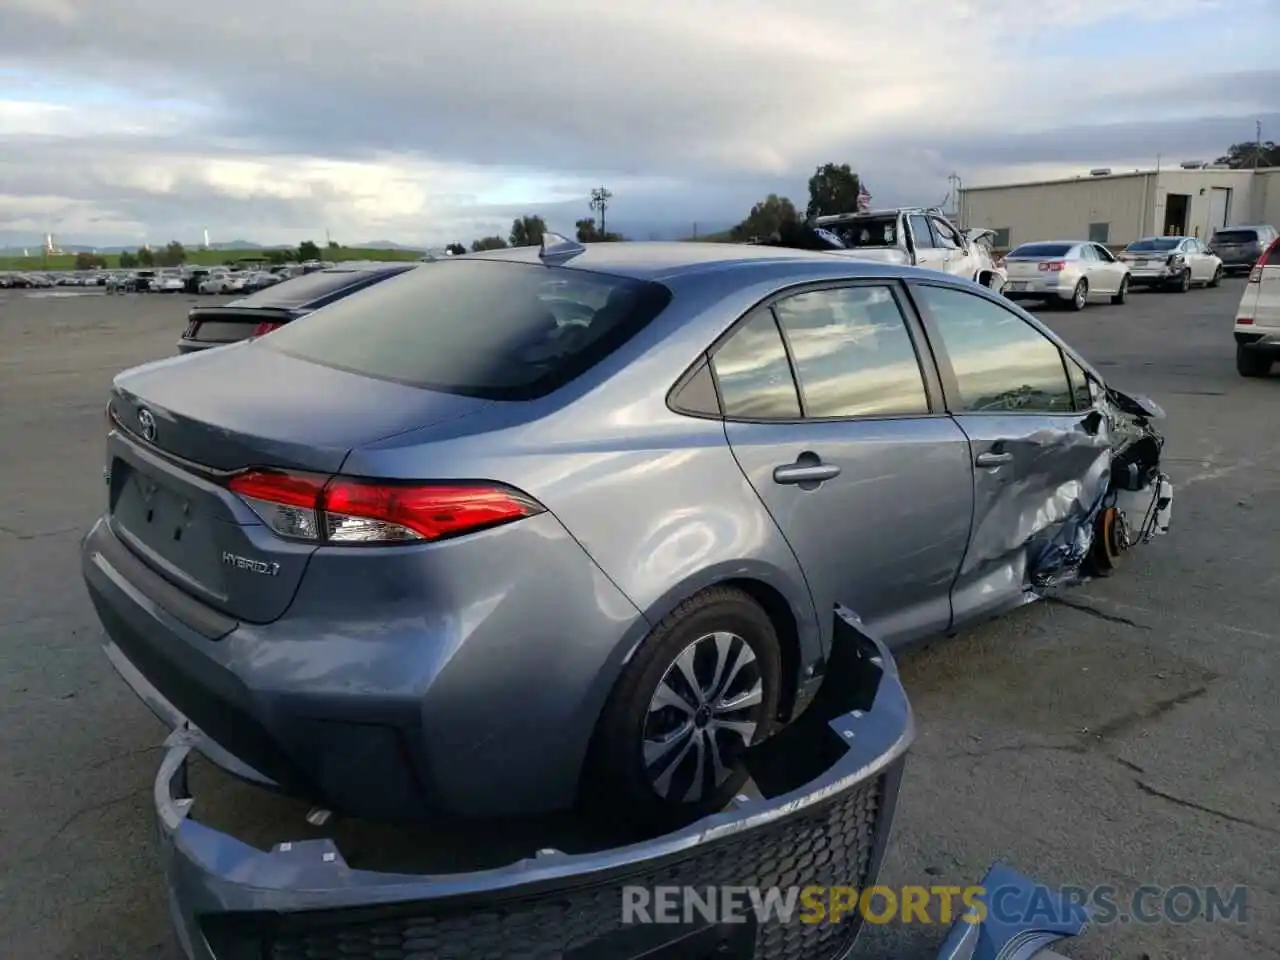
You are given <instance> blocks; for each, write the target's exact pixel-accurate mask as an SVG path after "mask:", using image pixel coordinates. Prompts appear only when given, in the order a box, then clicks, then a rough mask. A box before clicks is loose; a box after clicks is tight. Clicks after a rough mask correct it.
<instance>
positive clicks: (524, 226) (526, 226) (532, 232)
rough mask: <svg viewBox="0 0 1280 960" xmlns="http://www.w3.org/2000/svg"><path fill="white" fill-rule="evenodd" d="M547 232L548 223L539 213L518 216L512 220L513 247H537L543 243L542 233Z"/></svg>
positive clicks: (511, 237) (511, 240)
mask: <svg viewBox="0 0 1280 960" xmlns="http://www.w3.org/2000/svg"><path fill="white" fill-rule="evenodd" d="M546 232H547V224H546V222H545V221H544V220H543V219H542V218H541V217H539V216H538V215H536V214H535V215H534V216H532V217H516V218H515V219H514V220H512V221H511V235H510V237H509V240H510V243H511V246H513V247H536V246H538V245H539V244H540V243H542V235H543V234H544V233H546Z"/></svg>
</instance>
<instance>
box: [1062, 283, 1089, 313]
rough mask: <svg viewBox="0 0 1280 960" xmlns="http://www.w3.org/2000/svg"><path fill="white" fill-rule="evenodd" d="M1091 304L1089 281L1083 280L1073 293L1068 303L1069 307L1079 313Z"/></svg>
mask: <svg viewBox="0 0 1280 960" xmlns="http://www.w3.org/2000/svg"><path fill="white" fill-rule="evenodd" d="M1088 303H1089V281H1088V280H1081V281H1080V282H1079V283H1077V284H1076V286H1075V289H1074V290H1072V291H1071V299H1070V300H1068V301H1067V306H1068V307H1069V308H1070V309H1071V310H1073V311H1075V312H1077V313H1078V312H1079V311H1081V310H1083V309H1084V308H1085V306H1086V305H1087V304H1088Z"/></svg>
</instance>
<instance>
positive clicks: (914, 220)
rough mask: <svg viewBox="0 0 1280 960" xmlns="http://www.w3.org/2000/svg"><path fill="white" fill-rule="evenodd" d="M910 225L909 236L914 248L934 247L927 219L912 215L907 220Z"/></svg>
mask: <svg viewBox="0 0 1280 960" xmlns="http://www.w3.org/2000/svg"><path fill="white" fill-rule="evenodd" d="M908 222H909V223H910V224H911V236H912V238H913V239H914V240H915V242H916V247H917V248H921V249H927V248H930V247H932V246H934V242H933V234H932V233H930V232H929V219H928V217H922V216H920V215H919V214H914V215H913V216H911V217H910V218H909V220H908Z"/></svg>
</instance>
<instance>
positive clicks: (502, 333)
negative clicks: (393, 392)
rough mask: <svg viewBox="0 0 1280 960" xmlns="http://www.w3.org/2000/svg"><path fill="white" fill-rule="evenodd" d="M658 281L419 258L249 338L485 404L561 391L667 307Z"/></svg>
mask: <svg viewBox="0 0 1280 960" xmlns="http://www.w3.org/2000/svg"><path fill="white" fill-rule="evenodd" d="M670 299H671V293H670V291H668V290H667V288H666V287H663V286H661V285H660V284H656V283H650V282H647V281H640V280H632V279H627V278H623V277H613V276H608V275H605V274H599V273H589V272H586V271H581V270H574V269H570V268H565V267H547V266H542V265H541V264H527V263H511V262H502V261H493V260H462V259H459V260H442V261H439V262H437V263H430V264H423V265H421V266H419V267H418V268H417V269H415V270H412V271H410V272H409V273H407V274H405V275H403V276H400V277H396V278H394V279H392V280H390V281H388V282H386V283H379V284H377V285H375V286H373V287H371V288H369V289H368V290H364V291H361V292H360V293H359V294H358V295H356V296H352V297H347V298H345V299H343V300H339V301H338V302H337V303H334V304H332V305H330V306H328V307H325V308H324V309H322V310H319V311H317V312H316V313H314V314H312V315H311V316H309V317H308V318H307V320H306V322H305V323H295V324H290V325H289V326H287V327H284V328H282V329H280V330H277V331H276V332H274V333H272V335H271V336H270V337H267V338H264V339H263V340H261V341H260V344H261V345H262V346H263V347H267V348H270V349H272V350H278V351H279V352H281V353H285V354H288V355H289V356H293V357H298V358H299V359H302V360H309V361H311V362H313V363H320V364H324V365H325V366H330V367H335V368H337V369H339V370H347V371H349V372H351V373H357V374H361V375H363V376H368V377H376V378H378V379H382V380H393V381H396V382H399V383H407V384H409V385H411V386H417V387H426V388H429V389H432V390H441V391H445V392H448V393H460V394H465V395H468V396H475V397H484V398H487V399H494V400H524V399H532V398H534V397H539V396H542V395H544V394H546V393H549V392H551V391H552V390H554V389H556V388H557V387H560V386H562V385H564V384H566V383H568V382H569V381H570V380H572V379H573V378H574V377H577V376H578V375H580V374H581V373H583V372H585V371H586V370H588V369H590V368H591V367H592V366H594V365H595V364H597V363H599V362H600V361H601V360H602V359H604V358H605V357H606V356H608V355H609V354H610V353H612V352H613V351H614V350H616V349H617V348H618V347H620V346H622V344H623V343H625V342H626V341H627V340H629V339H630V338H631V337H632V336H634V335H635V334H636V333H637V332H638V331H639V330H640V329H641V328H643V327H644V326H645V325H646V324H648V323H649V322H650V321H651V320H652V319H653V318H654V317H656V316H657V315H658V314H659V313H660V312H661V311H662V310H663V309H664V308H665V307H666V305H667V304H668V303H669V302H670Z"/></svg>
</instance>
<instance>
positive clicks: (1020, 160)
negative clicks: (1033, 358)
mask: <svg viewBox="0 0 1280 960" xmlns="http://www.w3.org/2000/svg"><path fill="white" fill-rule="evenodd" d="M1278 47H1280V2H1278V0H1222V2H1215V0H1106V2H1097V0H1090V2H1085V0H1055V2H1054V3H1051V4H1048V5H1045V4H1036V3H1028V2H1025V0H1019V2H1014V0H981V2H978V0H951V2H946V0H785V2H784V0H771V2H766V0H608V2H601V0H591V2H588V0H533V2H530V0H464V2H457V0H453V2H448V3H445V2H442V0H359V2H356V0H349V2H346V3H342V2H338V0H266V2H264V0H255V2H252V3H250V2H245V0H218V2H217V3H209V4H205V3H194V4H193V3H175V2H173V0H0V245H4V244H11V243H21V244H26V243H34V242H38V240H39V238H40V237H42V236H43V235H44V233H45V232H46V231H50V230H52V231H53V232H54V233H55V235H56V236H57V237H58V238H59V240H60V241H62V242H64V243H94V244H103V245H106V244H112V243H135V242H137V243H140V242H143V241H146V242H150V243H163V242H165V241H167V240H169V239H172V238H175V237H176V238H178V239H182V240H186V241H188V242H189V241H192V240H196V239H198V238H199V237H200V236H201V233H202V231H203V230H205V229H208V230H209V232H210V234H211V236H212V238H213V239H215V240H219V239H220V240H229V239H238V238H246V239H252V240H257V241H259V242H271V243H274V242H292V243H296V242H298V241H300V240H302V239H306V238H314V239H317V240H323V238H324V235H325V231H326V229H327V230H329V231H330V232H331V235H332V236H333V238H334V239H335V240H341V241H344V242H356V241H367V240H381V239H390V240H396V241H401V242H413V243H431V244H436V243H444V242H448V241H451V240H455V239H457V240H463V241H467V240H470V239H471V238H473V237H475V236H478V235H481V234H484V233H491V232H501V233H505V232H506V228H507V226H508V225H509V224H510V220H511V217H512V216H513V215H514V214H515V213H520V212H541V213H543V214H544V216H546V217H547V219H548V221H549V222H550V223H551V225H552V227H553V228H557V227H559V228H561V229H564V230H571V229H572V226H573V221H574V220H575V219H577V218H578V217H579V216H583V215H587V214H588V211H587V209H586V195H587V192H588V191H589V189H590V188H591V187H592V186H593V185H596V184H600V183H604V184H607V185H608V186H609V188H610V189H611V190H612V191H613V193H614V201H613V207H612V209H611V212H610V216H611V218H612V219H613V221H614V223H615V224H616V225H617V226H618V227H620V228H623V229H626V228H627V227H628V226H631V227H632V228H633V231H634V232H639V233H642V234H643V233H648V232H653V231H658V230H664V232H665V231H671V230H676V231H679V230H681V229H686V228H691V227H692V225H693V224H694V223H695V222H698V223H700V224H703V225H708V226H712V227H720V226H723V225H726V224H728V223H732V222H735V221H737V220H739V219H741V217H742V216H743V215H744V214H745V213H746V211H747V209H748V208H749V207H750V205H751V203H752V202H753V201H755V200H756V199H758V198H760V197H761V196H763V195H764V194H766V193H768V192H770V191H776V192H779V193H783V194H787V195H790V196H792V197H793V198H794V199H796V200H797V201H798V202H800V203H801V204H802V203H803V201H804V199H805V182H806V180H807V178H808V175H809V174H810V173H811V172H812V170H813V168H814V167H815V166H816V165H817V164H820V163H822V162H825V161H828V160H834V161H838V162H848V163H850V164H851V165H853V167H854V168H855V169H856V170H858V171H860V172H861V173H862V175H863V177H864V179H865V181H866V182H867V184H868V186H869V187H870V189H871V192H872V193H873V194H874V197H875V201H876V203H878V204H879V203H884V204H894V203H909V202H916V203H930V204H933V203H939V202H941V201H942V200H943V198H944V197H945V196H946V194H947V189H948V184H947V176H948V175H949V174H951V173H952V172H955V173H958V174H959V175H960V176H961V177H962V178H963V180H964V183H965V184H966V185H971V186H972V185H978V184H982V183H992V182H1003V181H1006V180H1016V179H1033V178H1039V177H1043V176H1052V175H1059V174H1063V175H1066V174H1075V173H1079V172H1082V171H1084V170H1087V169H1088V168H1090V167H1095V166H1112V167H1115V168H1118V169H1120V168H1126V167H1139V166H1143V167H1146V166H1151V165H1153V164H1154V161H1155V157H1156V155H1157V154H1161V155H1163V157H1164V158H1165V160H1166V161H1167V162H1169V161H1178V160H1186V159H1204V160H1212V159H1214V158H1215V157H1216V156H1217V155H1218V154H1220V153H1221V152H1222V150H1223V149H1224V148H1225V147H1226V146H1227V144H1229V143H1231V142H1233V141H1241V140H1249V139H1252V138H1253V135H1254V121H1255V120H1257V119H1262V121H1263V123H1264V137H1265V138H1266V139H1272V140H1280V69H1277V67H1276V60H1275V50H1276V49H1277V48H1278ZM644 238H645V237H644V236H641V239H644Z"/></svg>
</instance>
